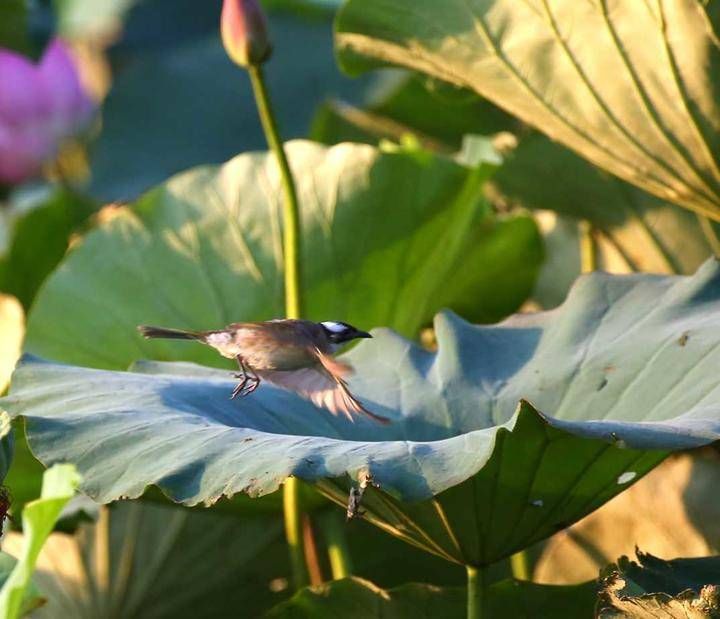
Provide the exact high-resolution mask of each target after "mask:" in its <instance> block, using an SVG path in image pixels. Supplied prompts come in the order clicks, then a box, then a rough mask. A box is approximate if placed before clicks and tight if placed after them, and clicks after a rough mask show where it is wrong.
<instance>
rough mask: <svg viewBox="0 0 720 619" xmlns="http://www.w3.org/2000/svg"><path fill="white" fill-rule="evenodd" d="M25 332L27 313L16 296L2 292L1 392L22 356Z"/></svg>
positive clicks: (0, 305) (0, 312)
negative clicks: (21, 349)
mask: <svg viewBox="0 0 720 619" xmlns="http://www.w3.org/2000/svg"><path fill="white" fill-rule="evenodd" d="M24 334H25V314H24V312H23V309H22V306H21V305H20V303H19V302H18V300H17V299H16V298H15V297H11V296H10V295H7V294H0V342H2V348H1V349H0V393H2V392H4V391H5V388H6V387H7V386H8V383H9V382H10V375H11V374H12V371H13V369H14V368H15V362H16V361H17V360H18V359H19V358H20V348H21V346H22V341H23V335H24Z"/></svg>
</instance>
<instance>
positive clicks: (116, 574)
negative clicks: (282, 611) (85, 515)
mask: <svg viewBox="0 0 720 619" xmlns="http://www.w3.org/2000/svg"><path fill="white" fill-rule="evenodd" d="M27 509H30V506H28V508H27ZM24 541H25V538H24V535H23V534H20V533H10V534H9V535H8V537H7V540H6V541H5V548H6V549H7V550H8V551H9V552H11V553H14V552H17V551H18V550H19V549H20V548H21V547H22V544H23V543H24ZM286 553H287V550H286V548H285V545H284V543H283V541H282V524H281V522H280V519H279V518H277V517H270V516H266V517H264V518H244V519H238V517H237V516H233V517H228V516H224V515H220V514H213V513H210V512H207V511H204V510H194V511H193V510H187V509H181V508H173V507H167V506H161V505H154V504H150V503H137V502H133V503H131V502H121V503H118V504H116V505H113V506H112V507H111V508H103V509H102V510H101V512H100V518H99V520H98V522H97V523H86V524H82V525H80V527H79V528H78V530H77V531H76V533H75V534H73V535H68V534H65V533H53V534H52V535H51V536H50V538H49V539H48V541H47V543H46V544H45V546H44V547H43V550H42V552H41V554H40V557H39V559H38V564H37V568H38V571H37V572H36V576H35V578H36V581H37V583H38V585H39V586H40V587H41V589H42V591H43V593H44V594H45V596H46V597H47V599H48V603H47V606H46V607H44V608H43V609H42V610H40V611H39V612H38V613H37V616H38V617H53V618H54V617H85V616H88V617H89V616H92V617H97V618H105V617H116V618H125V617H127V618H129V617H138V616H142V617H148V618H150V617H156V618H159V617H198V616H202V617H222V616H228V615H232V614H234V613H235V612H236V611H237V609H238V608H242V609H243V615H245V616H248V617H257V616H260V615H261V614H262V611H263V610H264V609H266V608H268V607H270V606H272V605H273V604H274V603H277V602H278V601H279V600H282V599H283V598H284V597H285V595H286V594H285V593H283V584H282V582H279V583H277V585H275V586H274V585H273V583H272V582H271V581H273V580H274V579H275V578H281V579H282V578H285V577H286V576H287V574H286V573H285V569H286V568H285V563H286ZM284 586H285V587H286V586H287V584H285V585H284ZM271 587H274V588H275V591H273V590H272V588H271Z"/></svg>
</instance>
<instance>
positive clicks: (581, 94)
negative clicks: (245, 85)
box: [336, 0, 720, 218]
mask: <svg viewBox="0 0 720 619" xmlns="http://www.w3.org/2000/svg"><path fill="white" fill-rule="evenodd" d="M707 10H708V9H706V7H705V6H704V5H703V3H701V2H687V1H685V0H662V1H660V2H657V3H648V2H637V1H636V0H618V1H616V2H612V3H608V2H605V1H603V2H576V1H575V0H551V1H548V0H532V1H530V2H517V1H515V0H500V1H497V2H487V1H486V0H450V1H449V2H441V3H440V2H436V1H435V0H349V2H347V3H346V4H345V5H344V6H343V8H342V10H341V11H340V13H339V16H338V20H337V22H336V27H337V35H336V37H337V38H336V41H337V46H338V48H339V51H340V59H341V62H342V64H343V66H344V67H345V68H346V69H347V70H349V71H351V72H358V71H359V70H362V69H367V68H368V67H370V66H373V64H377V63H391V64H399V65H402V66H406V67H409V68H412V69H415V70H418V71H421V72H425V73H427V74H429V75H432V76H434V77H437V78H440V79H443V80H446V81H448V82H451V83H454V84H456V85H459V86H463V87H466V88H470V89H473V90H475V91H476V92H477V93H479V94H481V95H482V96H484V97H487V98H488V99H489V100H491V101H493V102H494V103H496V104H498V105H499V106H501V107H503V108H505V109H506V110H508V111H510V112H511V113H513V114H515V115H516V116H518V117H519V118H521V119H522V120H524V121H525V122H527V123H528V124H531V125H533V126H535V127H537V128H539V129H540V130H541V131H543V132H544V133H546V134H547V135H549V136H550V137H551V138H553V139H555V140H557V141H559V142H561V143H563V144H565V145H567V146H569V147H571V148H572V149H574V150H576V151H578V152H579V153H580V154H582V155H583V156H584V157H585V158H587V159H589V160H590V161H592V162H593V163H595V164H596V165H599V166H600V167H602V168H604V169H606V170H608V171H610V172H612V173H614V174H616V175H618V176H620V177H621V178H624V179H625V180H628V181H630V182H631V183H634V184H636V185H638V186H640V187H642V188H644V189H645V190H647V191H649V192H651V193H654V194H655V195H657V196H659V197H661V198H663V199H665V200H669V201H671V202H675V203H678V204H681V205H683V206H685V207H688V208H691V209H694V210H696V211H697V212H699V213H704V214H706V215H709V216H712V217H715V218H720V195H719V194H720V167H719V165H718V161H717V155H718V150H720V138H718V136H720V130H719V129H720V108H719V107H718V101H719V100H720V99H719V98H718V96H717V93H718V84H717V81H716V76H717V74H718V73H717V69H718V66H719V65H720V62H719V61H720V48H719V47H718V42H717V35H716V22H711V15H709V14H708V13H707V12H706V11H707ZM712 17H713V18H716V17H717V16H716V15H715V14H714V13H713V14H712Z"/></svg>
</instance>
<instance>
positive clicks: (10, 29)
mask: <svg viewBox="0 0 720 619" xmlns="http://www.w3.org/2000/svg"><path fill="white" fill-rule="evenodd" d="M0 47H4V48H7V49H12V50H14V51H18V52H24V53H26V52H28V51H29V41H28V37H27V0H3V2H2V4H0Z"/></svg>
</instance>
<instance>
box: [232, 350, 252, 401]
mask: <svg viewBox="0 0 720 619" xmlns="http://www.w3.org/2000/svg"><path fill="white" fill-rule="evenodd" d="M235 359H236V360H237V362H238V365H239V366H240V372H239V373H238V374H233V376H234V377H235V378H239V379H240V382H239V383H238V384H237V385H235V389H233V392H232V395H231V396H230V399H231V400H234V399H235V398H236V397H238V396H239V395H240V396H242V395H245V394H244V393H243V390H244V389H245V385H247V382H248V380H249V378H250V377H249V376H248V375H247V370H246V369H245V364H244V363H243V360H242V357H241V356H240V355H237V356H236V357H235Z"/></svg>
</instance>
